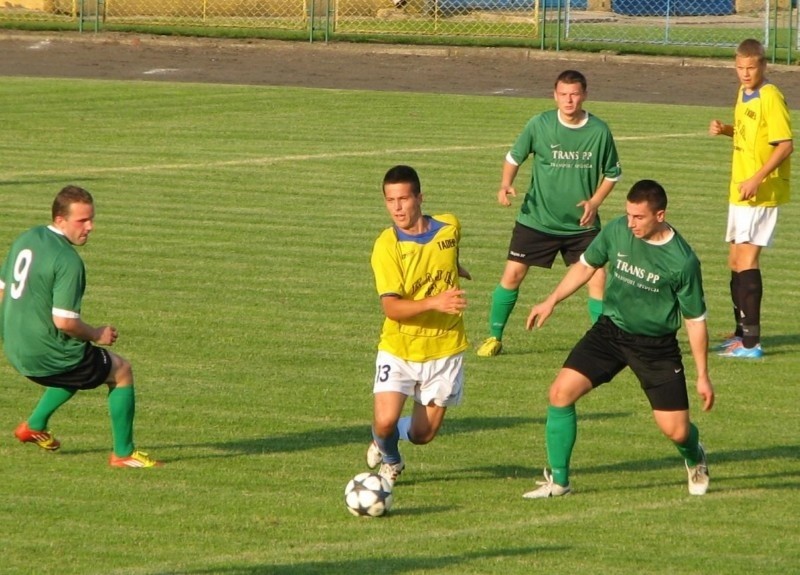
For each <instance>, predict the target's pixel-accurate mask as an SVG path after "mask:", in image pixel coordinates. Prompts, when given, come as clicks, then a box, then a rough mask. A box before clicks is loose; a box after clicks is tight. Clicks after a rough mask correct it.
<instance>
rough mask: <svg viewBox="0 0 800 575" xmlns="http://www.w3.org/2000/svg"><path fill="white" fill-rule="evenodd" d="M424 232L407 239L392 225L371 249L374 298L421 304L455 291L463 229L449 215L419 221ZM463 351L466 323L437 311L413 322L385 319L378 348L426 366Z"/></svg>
mask: <svg viewBox="0 0 800 575" xmlns="http://www.w3.org/2000/svg"><path fill="white" fill-rule="evenodd" d="M423 217H425V218H426V219H427V220H428V223H429V226H428V231H427V232H425V233H424V234H420V235H410V234H406V233H404V232H402V230H398V229H397V228H396V227H394V226H392V227H390V228H387V229H386V230H384V231H383V232H382V233H381V235H380V236H378V239H377V240H375V245H374V247H373V249H372V258H371V263H372V271H373V273H374V274H375V287H376V288H377V291H378V295H380V296H381V297H385V296H398V297H400V298H403V299H409V300H422V299H424V298H426V297H431V296H434V295H436V294H438V293H441V292H443V291H445V290H447V289H450V288H458V287H459V277H458V250H459V241H460V239H461V225H460V224H459V222H458V219H457V218H456V217H455V216H454V215H452V214H443V215H437V216H423ZM466 348H467V337H466V332H465V329H464V318H463V316H462V315H461V314H458V315H453V314H447V313H442V312H439V311H436V310H431V311H427V312H424V313H421V314H419V315H417V316H415V317H414V318H412V319H411V320H408V321H405V322H397V321H394V320H392V319H389V318H386V319H385V321H384V322H383V329H382V330H381V337H380V343H379V344H378V349H379V350H382V351H386V352H388V353H391V354H392V355H395V356H397V357H400V358H402V359H405V360H407V361H417V362H423V361H429V360H432V359H439V358H442V357H447V356H450V355H454V354H456V353H460V352H462V351H464V350H465V349H466Z"/></svg>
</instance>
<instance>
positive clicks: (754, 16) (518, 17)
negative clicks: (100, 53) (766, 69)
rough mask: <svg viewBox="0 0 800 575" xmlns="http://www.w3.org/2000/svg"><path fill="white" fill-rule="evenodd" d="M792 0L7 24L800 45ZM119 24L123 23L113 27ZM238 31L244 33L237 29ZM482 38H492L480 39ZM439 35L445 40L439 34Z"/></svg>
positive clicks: (244, 11) (587, 2) (542, 41)
mask: <svg viewBox="0 0 800 575" xmlns="http://www.w3.org/2000/svg"><path fill="white" fill-rule="evenodd" d="M798 17H799V16H798V14H797V11H796V10H795V0H5V1H4V2H3V3H2V5H0V25H3V26H5V27H6V28H8V27H13V26H14V25H15V23H18V24H22V23H25V22H38V23H40V25H44V24H47V23H51V24H54V25H55V24H58V25H60V26H61V27H62V28H63V27H64V26H65V25H67V26H68V25H72V24H74V25H75V26H76V27H77V28H78V29H79V30H84V29H86V28H87V27H88V28H89V29H92V28H93V29H95V30H100V29H115V27H121V26H124V27H126V28H125V29H129V30H130V29H136V27H137V26H139V27H141V29H142V30H143V31H147V27H152V26H160V27H176V28H181V29H182V30H185V29H187V28H188V29H191V30H196V31H197V33H198V34H202V33H203V30H204V29H205V30H209V29H218V28H235V29H239V30H245V32H244V33H243V34H244V35H246V34H247V32H246V31H247V30H251V31H252V32H251V33H252V35H254V36H262V37H263V36H265V35H268V33H269V31H270V30H293V31H297V32H307V33H309V37H310V38H312V39H313V38H314V34H315V32H317V33H318V32H320V31H324V35H325V38H328V37H335V36H336V35H341V36H359V35H362V36H370V37H386V38H392V37H394V38H398V37H417V38H420V39H423V40H424V39H426V38H431V37H437V38H441V39H442V40H441V41H442V42H446V39H447V38H451V39H452V38H462V39H463V38H466V39H471V38H474V39H477V40H476V41H475V42H476V43H487V44H489V43H494V44H496V43H499V42H506V43H514V42H516V43H517V44H519V45H526V46H533V47H536V46H539V47H541V48H551V47H555V48H569V47H577V46H580V45H585V44H594V45H600V46H601V47H602V45H603V44H610V45H620V44H640V45H673V46H735V45H736V44H738V42H739V41H741V40H742V39H743V38H745V37H754V38H758V39H760V40H762V41H763V42H764V44H765V45H767V46H773V47H777V46H781V47H782V49H783V50H784V51H786V50H788V51H789V53H791V50H792V48H795V49H797V48H798V44H797V42H798V36H797V33H796V30H797V25H798V23H800V21H799V20H798ZM116 29H120V28H116ZM240 35H241V34H240ZM481 38H483V39H485V40H483V41H481V40H480V39H481ZM437 41H440V40H437Z"/></svg>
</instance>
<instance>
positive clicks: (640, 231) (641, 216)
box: [625, 202, 664, 240]
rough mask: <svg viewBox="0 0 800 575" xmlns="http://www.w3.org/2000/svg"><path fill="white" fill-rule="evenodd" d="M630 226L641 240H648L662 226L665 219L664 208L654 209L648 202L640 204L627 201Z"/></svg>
mask: <svg viewBox="0 0 800 575" xmlns="http://www.w3.org/2000/svg"><path fill="white" fill-rule="evenodd" d="M625 211H626V213H627V215H628V228H630V230H631V232H633V235H634V236H636V237H637V238H639V239H641V240H648V239H650V238H651V237H652V235H653V234H654V233H656V232H657V231H658V230H659V229H660V228H661V223H662V222H663V221H664V210H658V211H655V212H654V211H653V210H652V209H650V206H649V205H648V203H647V202H642V203H640V204H633V203H631V202H627V203H626V208H625Z"/></svg>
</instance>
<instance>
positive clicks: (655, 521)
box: [0, 71, 800, 575]
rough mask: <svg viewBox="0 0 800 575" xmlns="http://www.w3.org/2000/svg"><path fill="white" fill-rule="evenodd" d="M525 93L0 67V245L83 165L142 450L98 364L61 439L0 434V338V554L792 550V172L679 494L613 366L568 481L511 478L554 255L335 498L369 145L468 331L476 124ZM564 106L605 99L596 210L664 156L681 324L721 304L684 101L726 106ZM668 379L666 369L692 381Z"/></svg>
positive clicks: (605, 563) (371, 175) (269, 562)
mask: <svg viewBox="0 0 800 575" xmlns="http://www.w3.org/2000/svg"><path fill="white" fill-rule="evenodd" d="M589 72H590V71H589ZM720 100H721V103H724V104H727V102H728V101H729V98H728V97H722V98H720ZM551 105H552V102H549V101H544V100H530V99H519V98H504V97H466V96H442V95H419V94H400V93H384V92H350V91H331V90H310V89H273V88H266V87H240V86H205V85H178V84H164V83H121V82H86V81H68V80H59V81H53V80H27V79H8V78H4V79H2V80H0V110H2V117H3V128H2V134H3V138H2V141H0V152H2V153H0V206H2V207H1V208H0V246H2V250H0V251H2V252H3V253H5V252H6V250H7V248H8V245H9V243H10V242H11V240H12V239H13V238H14V237H15V236H16V235H17V234H19V233H20V232H21V231H23V230H24V229H27V228H28V227H30V226H32V225H35V224H39V223H47V222H48V221H49V206H50V203H51V201H52V198H53V196H54V195H55V193H56V192H57V191H58V190H59V189H60V188H61V187H62V186H63V185H65V184H67V183H75V184H78V185H83V186H85V187H87V188H88V189H89V190H90V191H92V192H93V194H94V195H95V199H96V202H97V219H96V222H95V223H96V229H95V231H94V234H93V235H92V237H91V239H90V241H89V243H88V244H87V245H86V246H85V247H84V248H82V249H81V253H82V255H83V257H84V259H85V261H86V263H87V268H88V281H89V287H88V290H87V294H86V298H85V300H84V309H83V315H84V318H85V319H86V320H87V321H89V322H91V323H95V324H100V323H112V324H114V325H115V326H117V327H118V329H119V331H120V333H121V337H120V340H119V341H118V343H117V345H116V346H115V350H116V351H117V352H119V353H120V354H122V355H124V356H125V357H127V358H129V359H130V360H131V361H132V363H133V365H134V370H135V373H136V378H137V386H136V389H137V396H138V397H137V402H138V403H137V408H138V409H137V422H136V423H137V426H136V429H137V431H136V440H137V444H138V446H139V447H140V448H142V449H144V450H145V451H149V452H150V454H151V455H153V456H155V457H157V458H159V459H163V460H164V461H165V462H166V466H165V467H163V468H160V469H148V470H140V471H137V470H131V471H123V470H115V469H110V468H109V467H108V465H107V458H108V454H109V451H110V445H111V441H110V428H109V422H108V415H107V406H106V402H105V392H104V391H102V390H96V391H94V392H86V393H83V394H79V395H78V396H77V397H76V398H75V399H74V400H73V401H71V402H70V403H69V404H67V405H66V406H64V408H63V409H62V410H61V411H60V412H59V413H58V414H56V416H55V417H54V418H53V419H52V420H51V427H52V429H53V431H54V432H55V433H56V435H57V436H58V437H59V439H61V441H62V442H63V447H62V449H61V451H60V452H58V453H55V454H52V453H45V452H41V450H38V449H36V448H34V447H32V446H29V445H24V446H23V445H20V444H19V443H18V442H16V440H15V439H14V437H13V434H12V431H13V429H14V426H15V425H16V424H17V423H18V422H19V421H21V420H22V419H24V418H25V417H27V415H28V413H29V411H30V410H31V409H32V407H33V405H34V404H35V402H36V401H37V398H38V397H39V395H40V390H39V388H38V387H37V386H35V385H34V384H32V383H29V382H27V380H25V379H24V378H22V377H21V376H19V375H17V374H16V372H14V371H13V370H12V369H11V368H10V367H9V365H8V363H7V362H6V361H5V359H3V360H2V361H0V389H2V397H3V400H2V402H0V431H2V432H1V433H0V459H1V460H2V464H1V465H0V468H1V469H2V472H1V473H0V480H1V481H2V485H3V488H2V490H1V491H0V532H2V541H3V543H2V552H1V553H0V557H1V559H0V573H9V574H32V575H44V574H58V575H66V574H81V575H84V574H86V575H88V574H93V575H94V574H96V575H109V574H123V573H124V574H147V575H151V574H196V575H206V574H222V575H257V574H267V575H275V574H286V575H309V574H316V573H321V574H322V573H324V574H342V575H360V574H367V575H370V574H403V575H410V574H429V573H442V574H459V575H465V574H494V573H497V574H504V575H505V574H530V573H575V574H578V573H598V574H601V573H602V574H629V573H647V574H672V573H689V572H705V573H720V574H739V573H741V574H748V575H749V574H752V573H756V572H757V573H776V574H777V573H780V574H786V573H797V572H800V567H799V566H800V550H799V549H798V546H797V534H798V529H797V511H798V509H800V489H799V488H800V460H798V452H799V451H800V447H799V445H800V437H799V435H800V433H799V432H800V428H799V427H798V417H797V405H798V403H800V382H799V381H798V376H797V374H798V364H799V363H800V354H798V350H800V329H798V317H800V314H799V313H798V311H797V309H798V290H797V285H798V283H800V268H798V265H797V258H796V246H797V245H798V244H800V229H798V227H797V226H796V225H795V222H796V221H797V219H798V216H800V202H795V203H793V204H789V206H788V207H786V208H785V209H784V210H783V212H782V216H781V225H780V227H779V231H778V234H777V239H776V242H775V245H774V247H773V248H771V249H770V250H768V251H767V252H765V255H764V258H763V265H764V279H765V286H766V290H765V292H766V293H765V297H764V306H763V316H764V319H763V328H762V329H763V331H764V334H765V335H764V338H763V343H764V347H765V350H766V351H767V353H768V355H767V358H766V359H765V360H764V361H756V362H753V363H731V361H732V360H725V359H721V358H717V357H712V358H711V359H710V365H711V376H712V381H713V382H714V384H715V386H716V390H717V405H716V407H715V409H714V410H713V411H712V412H710V413H701V412H700V411H699V409H697V403H698V402H696V401H695V403H694V405H693V417H694V418H695V421H696V422H697V423H698V425H699V427H700V430H701V434H702V440H703V442H704V444H705V445H706V448H707V450H708V452H709V464H710V469H711V477H712V484H711V489H710V491H709V493H708V495H706V496H705V497H699V498H698V497H690V496H689V495H688V493H687V490H686V485H685V484H686V474H685V472H684V469H683V462H682V461H681V460H680V458H679V456H678V454H677V451H676V450H675V449H674V448H673V447H672V446H671V444H670V443H669V442H668V441H667V440H666V439H664V438H663V437H661V436H660V434H659V432H658V430H657V428H656V426H655V424H654V423H653V422H652V418H651V415H650V413H649V409H648V407H647V404H646V401H645V398H644V396H643V394H642V393H641V392H640V391H639V389H638V384H637V382H636V381H635V380H634V378H633V377H631V376H630V374H629V373H627V372H626V373H625V374H623V375H622V376H621V377H619V378H618V379H617V380H616V381H615V382H614V383H613V384H611V385H608V386H606V387H605V388H603V389H601V390H599V391H597V392H596V393H594V394H591V395H590V396H588V397H587V398H585V399H584V400H583V401H582V402H581V403H580V404H579V438H578V444H577V446H576V449H575V453H574V456H573V465H574V468H573V477H572V479H573V487H574V489H575V495H574V496H573V497H568V498H563V499H557V500H552V501H525V500H523V499H522V498H521V495H522V493H523V492H524V491H526V490H527V489H529V488H530V487H531V486H532V485H533V481H534V480H535V479H538V478H539V477H540V475H541V469H542V467H543V466H544V465H545V453H544V450H545V447H544V438H543V432H544V426H543V423H544V422H543V415H544V411H545V406H546V390H547V388H548V385H549V383H550V381H551V379H552V378H553V376H554V375H555V373H556V371H557V369H558V367H559V366H560V365H561V362H562V360H563V358H564V357H565V354H566V353H567V351H568V350H569V349H570V347H571V345H572V344H573V343H574V342H575V341H576V339H577V338H578V336H579V335H580V334H581V333H582V332H583V331H584V330H585V328H586V327H588V319H587V314H586V309H585V301H584V298H583V297H582V296H576V297H575V298H573V299H571V300H568V301H567V302H564V304H562V306H560V307H559V309H558V310H557V312H556V314H555V316H554V317H553V318H552V319H551V320H550V323H548V325H547V326H545V328H543V329H542V330H541V331H537V332H534V333H529V332H525V330H524V329H523V323H524V318H525V316H526V315H527V311H528V309H529V307H530V305H532V304H533V303H535V302H536V301H537V300H538V299H539V298H541V297H543V296H544V295H545V294H546V293H547V292H548V291H549V290H550V289H551V288H552V286H553V285H554V284H555V283H556V282H557V281H558V279H560V277H561V275H562V273H563V268H560V267H559V268H557V269H554V270H551V271H549V272H548V271H542V270H538V271H537V270H534V271H533V272H532V273H531V274H530V275H529V276H528V279H527V280H526V283H525V284H524V286H523V289H522V297H521V300H520V302H519V305H518V307H517V310H516V311H515V313H514V315H513V316H512V321H511V325H510V326H509V329H508V331H507V334H506V337H505V344H506V346H507V353H505V354H504V355H502V356H500V357H497V358H494V359H490V360H482V359H479V358H477V357H475V356H474V354H469V356H468V365H467V378H468V381H467V390H466V398H465V403H464V404H463V405H462V406H461V407H459V408H456V409H453V410H452V411H451V412H450V413H449V414H448V418H447V421H446V422H445V426H444V428H443V431H442V433H441V436H440V437H439V438H438V439H437V440H436V441H434V442H433V443H431V444H430V445H427V446H424V447H421V446H411V445H404V446H403V448H404V454H405V457H406V460H407V465H408V466H407V468H406V471H405V473H404V474H403V476H402V477H401V479H400V480H399V482H398V485H397V487H396V488H395V506H394V509H393V510H392V513H391V515H390V516H389V517H385V518H381V519H361V518H355V517H352V516H350V515H349V514H348V513H347V511H346V510H345V508H344V504H343V489H344V486H345V483H346V482H347V480H348V479H349V478H350V477H352V476H353V475H355V474H356V473H358V472H360V471H363V470H364V469H365V464H364V461H363V457H364V451H365V448H366V445H367V442H368V440H369V437H370V436H369V424H370V418H371V382H372V375H373V374H372V371H373V361H374V353H375V345H376V342H377V336H378V331H379V327H380V323H381V320H382V316H381V312H380V307H379V303H378V299H377V296H376V294H375V293H374V285H373V280H372V276H371V271H370V267H369V254H370V250H371V248H372V242H373V240H374V238H375V237H376V236H377V234H378V233H379V231H380V230H381V229H382V228H383V227H385V226H387V225H389V220H388V216H387V214H386V213H385V211H384V207H383V203H382V200H381V193H380V181H381V178H382V176H383V173H384V172H385V171H386V169H387V168H388V167H390V166H391V165H393V164H396V163H409V164H411V165H414V166H415V167H416V168H417V169H418V170H419V172H420V175H421V177H422V180H423V190H424V192H425V200H426V201H425V205H426V206H427V211H428V212H429V213H440V212H443V211H453V212H454V213H456V214H457V215H458V216H459V217H460V219H461V220H462V224H463V232H464V233H463V242H462V247H463V251H462V263H463V264H464V265H465V266H466V267H467V268H468V269H469V270H470V271H471V272H472V275H473V277H474V278H475V279H474V281H473V282H472V283H470V284H468V285H467V289H468V296H469V300H470V308H469V310H468V312H467V315H466V322H467V327H468V331H469V335H470V339H471V341H472V343H473V344H477V343H478V342H479V341H480V340H481V339H482V338H483V337H485V332H486V323H487V314H488V304H489V297H490V293H491V290H492V289H493V287H494V285H495V284H496V282H497V280H498V279H499V277H500V273H501V271H502V268H503V264H504V260H505V250H506V248H507V242H508V237H509V234H510V230H511V226H512V222H513V219H514V216H515V209H516V207H518V205H519V204H518V202H516V203H515V205H514V208H512V209H504V208H501V207H500V206H498V205H497V203H496V200H495V193H496V189H497V185H498V183H499V177H500V168H501V164H502V160H503V156H504V154H505V152H506V150H507V148H508V147H509V145H510V144H511V142H512V141H513V139H514V137H515V136H516V135H517V133H518V131H519V130H520V129H521V127H522V125H523V124H524V122H525V121H526V120H527V118H528V117H529V116H531V115H532V114H534V113H536V112H537V111H540V110H543V109H545V108H548V107H550V106H551ZM586 106H587V108H588V109H589V110H590V111H592V112H595V113H597V114H598V115H599V116H601V117H602V118H604V119H605V120H607V121H608V122H609V124H610V125H611V127H612V129H613V130H614V132H615V134H616V137H617V140H618V147H619V150H620V155H621V158H622V162H623V169H624V171H625V176H624V180H623V183H622V184H621V185H620V187H619V188H618V189H617V191H615V193H614V194H613V195H612V196H611V197H610V198H609V199H608V201H607V203H606V205H605V206H604V209H603V214H604V217H605V218H606V219H609V218H610V217H611V216H612V215H615V214H621V213H622V211H623V209H624V193H625V191H626V190H627V188H628V187H630V185H631V184H632V183H633V182H634V181H636V180H637V179H641V178H653V179H656V180H659V181H660V182H662V183H663V184H664V186H665V187H666V189H667V191H668V193H670V200H671V204H670V211H669V218H668V219H669V220H670V221H671V222H672V223H673V224H674V225H675V226H676V227H677V228H678V229H679V230H680V231H681V232H682V233H683V234H684V235H685V236H686V237H687V238H688V239H689V241H690V242H691V243H692V244H693V245H694V247H695V249H696V251H697V252H698V254H699V256H700V258H701V260H702V261H703V268H704V273H705V285H706V292H707V299H708V303H709V308H710V318H709V328H710V331H711V333H712V335H713V336H718V335H721V334H723V333H724V332H726V331H728V330H729V328H730V324H731V317H730V316H731V312H730V310H729V303H728V301H729V296H728V272H727V269H726V263H725V258H726V248H725V245H724V243H723V241H722V235H723V228H724V222H725V218H726V211H727V207H726V195H725V189H726V182H727V178H728V170H729V155H730V141H729V140H726V139H722V138H718V139H712V138H710V137H708V136H706V127H707V125H708V121H709V120H710V119H711V118H712V117H720V118H730V115H731V114H732V110H731V109H729V108H728V107H721V108H701V107H679V106H655V105H637V104H609V103H602V102H591V101H590V102H588V103H587V105H586ZM794 122H795V124H796V125H800V117H798V116H797V115H796V114H795V115H794ZM528 167H529V165H526V168H523V170H522V172H521V174H520V177H519V178H518V180H519V183H520V186H519V189H523V188H524V182H525V181H526V180H527V178H528V174H529V171H528V170H527V168H528ZM796 172H797V171H796ZM794 187H795V189H800V186H798V185H797V182H795V186H794ZM715 338H716V337H715ZM684 342H685V339H684ZM687 360H688V357H687ZM687 371H688V372H689V374H690V376H691V375H693V373H694V369H693V364H692V362H691V360H688V361H687ZM690 391H691V398H692V399H695V394H694V389H693V383H692V386H691V387H690Z"/></svg>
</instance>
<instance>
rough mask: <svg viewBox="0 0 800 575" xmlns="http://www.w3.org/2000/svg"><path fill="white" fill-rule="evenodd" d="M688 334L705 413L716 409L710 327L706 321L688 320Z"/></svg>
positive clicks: (698, 390) (699, 393)
mask: <svg viewBox="0 0 800 575" xmlns="http://www.w3.org/2000/svg"><path fill="white" fill-rule="evenodd" d="M684 323H685V324H686V332H687V334H688V336H689V347H690V348H691V350H692V358H693V359H694V365H695V369H696V370H697V394H698V395H699V396H700V399H702V400H703V411H709V410H710V409H711V408H712V407H714V387H713V386H712V385H711V380H710V379H709V377H708V326H707V325H706V321H705V319H687V320H685V322H684Z"/></svg>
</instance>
